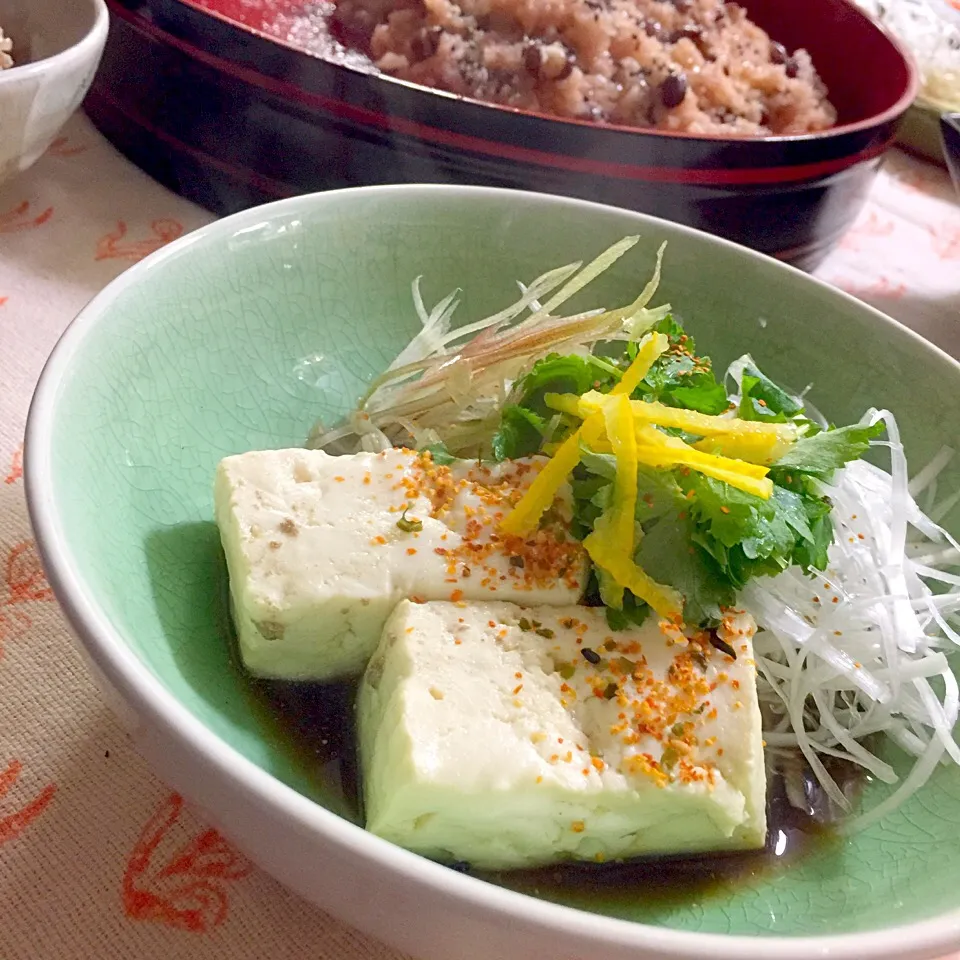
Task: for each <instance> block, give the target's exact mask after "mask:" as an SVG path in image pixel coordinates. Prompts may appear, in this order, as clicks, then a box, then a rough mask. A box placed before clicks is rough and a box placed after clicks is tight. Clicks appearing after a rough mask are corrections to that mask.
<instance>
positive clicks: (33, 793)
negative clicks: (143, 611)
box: [0, 116, 960, 960]
mask: <svg viewBox="0 0 960 960" xmlns="http://www.w3.org/2000/svg"><path fill="white" fill-rule="evenodd" d="M211 219H212V217H211V215H210V214H209V213H206V212H204V211H202V210H199V209H198V208H196V207H194V206H192V205H191V204H189V203H187V202H185V201H183V200H181V199H179V198H177V197H175V196H173V195H172V194H170V193H168V192H167V191H166V190H164V189H163V188H162V187H160V186H158V185H157V184H156V183H154V182H153V181H151V180H150V179H148V178H147V177H145V176H144V175H143V174H141V173H140V172H139V171H137V170H136V169H135V168H134V167H132V166H131V165H130V164H128V163H127V162H126V161H125V160H123V159H122V158H121V157H120V156H119V155H118V154H117V153H116V152H115V151H113V150H112V149H111V148H110V147H109V146H108V145H107V144H106V143H105V142H104V141H103V140H102V139H101V138H100V137H99V136H98V135H97V134H96V133H95V131H94V130H93V128H92V127H91V126H90V124H89V123H88V122H87V121H86V120H85V119H84V118H83V117H82V116H78V117H76V118H75V119H74V120H73V121H71V123H70V124H69V125H68V127H67V129H66V130H65V131H64V134H63V135H62V136H61V137H60V138H58V139H57V140H56V141H55V142H54V144H53V146H52V147H51V148H50V151H49V152H48V155H47V156H46V157H45V158H44V159H43V160H42V161H41V162H40V163H39V164H37V166H36V167H35V168H33V169H32V170H31V171H29V172H28V173H27V174H25V175H23V176H21V177H19V178H18V179H16V180H14V181H12V182H11V183H8V184H6V185H4V186H2V187H0V904H3V905H4V907H3V908H2V909H0V914H2V916H3V922H2V924H0V930H2V933H0V958H2V960H90V958H91V957H96V958H97V960H126V958H129V957H137V958H140V960H168V958H169V957H189V958H190V960H219V958H222V957H226V956H229V957H230V958H231V960H254V958H256V960H260V958H263V957H277V958H283V960H400V958H399V955H398V954H396V953H395V952H394V951H392V950H390V949H388V948H386V947H384V946H381V945H379V944H377V943H375V942H373V941H371V940H369V939H368V938H366V937H363V936H361V935H360V934H358V933H356V932H354V931H352V930H350V929H348V928H347V927H345V926H343V925H342V924H340V923H338V922H337V921H335V920H333V919H331V918H330V917H328V916H326V915H324V914H323V913H322V912H321V911H319V910H316V909H314V908H313V907H311V906H309V905H307V904H305V903H303V902H302V901H300V900H298V899H297V898H296V897H294V896H293V895H291V894H290V893H288V892H287V891H285V890H284V889H283V888H281V887H280V886H279V885H278V884H276V883H275V882H274V881H272V880H271V879H269V878H268V877H266V876H265V875H263V874H262V873H261V872H260V871H259V870H257V869H255V868H254V867H253V866H252V865H251V864H250V863H249V862H248V861H247V860H245V859H244V858H243V857H242V856H241V855H240V854H239V853H238V852H237V851H235V850H234V849H233V848H232V847H231V846H230V844H229V843H227V841H226V840H224V838H223V837H221V835H220V834H219V833H218V832H217V831H216V830H214V829H212V828H211V827H209V826H207V825H205V824H204V823H203V822H202V821H201V820H200V819H199V818H198V817H197V816H196V815H195V813H194V812H193V811H191V810H190V808H189V806H188V805H187V804H185V803H184V801H183V799H182V798H181V797H180V796H179V795H178V794H175V793H171V792H170V791H169V789H167V788H165V787H164V786H163V785H162V784H160V783H159V782H158V781H157V780H156V779H155V778H154V776H153V775H152V774H151V773H150V771H149V770H148V769H147V767H146V765H145V764H144V763H143V761H142V760H141V759H140V758H139V757H138V756H137V754H136V753H135V751H134V750H133V749H132V747H131V746H130V743H129V742H128V740H127V738H126V736H125V735H124V733H123V732H122V730H121V728H120V727H119V726H118V725H117V723H116V722H115V720H114V719H113V717H112V715H111V714H110V713H109V711H108V710H107V708H106V706H105V705H104V704H103V702H102V700H101V698H100V696H99V694H98V693H97V691H96V690H95V688H94V686H93V684H92V682H91V681H90V679H89V677H88V675H87V671H86V668H85V666H84V664H83V662H82V660H81V659H80V657H79V655H78V654H77V652H76V651H75V649H74V647H73V645H72V643H71V641H70V638H69V634H68V632H67V629H66V626H65V624H64V621H63V619H62V616H61V614H60V611H59V608H58V607H57V604H56V603H55V602H54V600H53V595H52V592H51V590H50V585H49V583H48V582H47V580H46V577H45V576H44V574H43V569H42V567H41V565H40V560H39V557H38V555H37V552H36V547H35V544H34V542H33V540H32V538H31V532H30V525H29V522H28V520H27V514H26V506H25V503H24V496H23V447H22V437H23V428H24V423H25V419H26V413H27V408H28V405H29V401H30V397H31V394H32V391H33V387H34V384H35V382H36V379H37V377H38V376H39V374H40V370H41V369H42V366H43V363H44V361H45V359H46V357H47V355H48V354H49V352H50V350H51V349H52V348H53V346H54V344H55V343H56V340H57V338H58V337H59V336H60V334H61V333H62V332H63V329H64V328H65V327H66V325H67V324H68V323H69V321H70V320H71V318H72V317H73V316H74V315H75V314H76V313H77V311H78V310H79V309H80V308H81V307H82V306H83V305H84V304H85V303H86V302H87V301H88V300H89V299H90V298H91V297H92V296H93V295H94V294H95V293H96V292H97V291H98V290H100V289H102V288H103V287H104V286H105V285H106V284H107V283H109V282H110V281H111V280H112V279H113V278H115V277H116V276H118V275H119V274H120V273H121V272H122V271H123V270H125V269H127V268H128V267H129V266H130V265H131V264H133V263H136V262H137V261H139V260H141V259H142V258H143V257H145V256H147V255H149V254H150V253H152V252H154V251H155V250H158V249H160V248H161V247H162V246H163V245H164V244H166V243H169V242H171V241H172V240H175V239H177V238H178V237H180V236H182V235H184V234H186V233H188V232H189V231H191V230H193V229H195V228H196V227H198V226H200V225H202V224H204V223H207V222H209V221H210V220H211ZM14 250H15V254H14V255H11V254H10V253H9V251H14ZM957 260H960V206H958V204H957V202H956V197H955V196H954V194H953V192H952V187H951V185H950V183H949V181H948V179H947V177H946V174H945V173H944V172H943V171H941V170H939V169H937V168H934V167H931V166H928V165H925V164H922V163H919V162H917V161H913V160H911V159H909V158H907V157H906V156H905V155H903V154H899V153H893V154H892V155H891V156H890V158H889V160H888V162H887V165H886V168H885V170H884V172H883V173H882V174H881V176H880V179H879V180H878V182H877V184H876V186H875V188H874V190H873V191H872V193H871V196H870V199H869V202H868V204H867V206H866V208H865V209H864V211H863V214H862V215H861V217H860V218H859V220H858V221H857V223H856V225H855V226H854V228H853V229H852V230H851V231H850V233H849V234H848V236H847V237H845V238H844V241H843V242H842V244H841V245H840V247H839V249H838V250H836V251H835V252H834V253H833V254H832V255H831V257H830V258H829V259H828V261H827V262H826V263H824V264H823V266H822V267H821V268H820V269H819V270H818V271H817V276H819V277H821V278H822V279H825V280H827V281H829V282H831V283H834V284H836V285H837V286H839V287H842V288H843V289H845V290H847V291H848V292H850V293H853V294H854V295H855V296H860V297H863V298H864V299H865V300H867V301H869V302H871V303H874V304H875V305H877V306H878V307H880V308H881V309H884V310H886V311H887V312H889V313H891V314H892V315H893V316H895V317H897V318H898V319H900V320H902V321H904V322H905V323H907V324H908V325H910V326H913V327H914V328H916V329H918V330H920V332H922V333H924V335H926V336H929V337H930V338H931V339H934V340H936V341H937V342H938V343H940V344H941V345H942V346H944V347H945V348H946V349H948V350H950V351H952V352H953V353H955V354H958V355H960V267H958V266H957ZM51 863H56V864H57V866H56V868H51V867H50V864H51ZM67 865H69V867H68V866H67ZM13 904H15V905H16V906H15V908H14V909H8V905H13ZM491 960H493V958H491ZM952 960H960V957H956V958H952Z"/></svg>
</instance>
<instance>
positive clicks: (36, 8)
mask: <svg viewBox="0 0 960 960" xmlns="http://www.w3.org/2000/svg"><path fill="white" fill-rule="evenodd" d="M108 25H109V18H108V15H107V7H106V5H105V3H104V2H103V0H0V29H2V30H3V32H4V35H5V36H6V37H9V38H10V39H11V40H12V41H13V52H12V56H13V59H14V66H13V67H12V68H10V69H8V70H3V71H0V183H3V182H4V181H5V180H9V179H10V178H11V177H13V176H15V175H16V174H18V173H22V172H23V171H24V170H26V169H27V168H28V167H30V166H32V165H33V164H34V163H36V161H37V160H39V159H40V157H41V156H42V155H43V153H44V151H45V150H46V149H47V147H49V146H50V144H51V143H52V142H53V140H54V138H55V137H56V136H57V134H58V133H59V132H60V130H61V128H62V127H63V125H64V123H66V122H67V120H68V119H69V117H70V115H71V114H72V113H73V112H74V111H75V110H76V109H77V107H79V106H80V104H81V102H82V101H83V98H84V97H85V96H86V94H87V90H89V89H90V84H91V83H92V82H93V77H94V74H95V73H96V72H97V67H98V66H99V64H100V58H101V56H102V55H103V48H104V45H105V44H106V42H107V27H108Z"/></svg>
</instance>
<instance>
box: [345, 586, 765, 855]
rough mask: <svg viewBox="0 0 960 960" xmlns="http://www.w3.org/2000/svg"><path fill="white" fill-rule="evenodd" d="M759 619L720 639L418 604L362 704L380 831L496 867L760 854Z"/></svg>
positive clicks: (407, 609) (567, 614) (402, 610)
mask: <svg viewBox="0 0 960 960" xmlns="http://www.w3.org/2000/svg"><path fill="white" fill-rule="evenodd" d="M754 630H755V624H754V622H753V621H752V619H751V618H750V617H749V616H747V615H738V616H736V617H733V618H731V619H729V620H728V621H727V622H726V623H725V624H724V626H723V627H722V628H721V629H720V631H719V635H720V636H721V637H723V638H725V640H726V641H727V642H728V643H729V644H730V647H731V648H732V649H733V651H734V653H736V659H734V658H733V657H731V656H730V655H729V654H727V653H724V652H723V651H722V650H719V649H717V648H716V647H714V646H713V645H712V644H711V642H710V635H708V634H706V633H700V634H698V635H694V636H692V638H691V637H688V636H686V635H684V634H683V633H682V632H681V631H680V630H679V629H678V628H675V627H667V626H666V625H665V624H664V625H663V627H661V626H660V625H658V623H657V621H656V619H655V618H650V619H649V620H648V621H647V622H646V623H645V624H644V625H643V626H642V627H634V628H631V629H629V630H626V631H622V632H617V633H612V632H611V631H610V630H609V629H608V627H607V624H606V619H605V616H604V613H603V611H602V610H597V609H591V608H585V607H576V606H573V607H567V608H555V607H551V608H544V607H540V608H536V609H530V608H522V607H519V606H516V605H514V604H512V603H498V602H492V603H490V602H488V603H478V604H463V605H457V604H454V603H443V602H441V603H424V604H416V603H409V602H403V603H401V604H399V605H398V607H397V609H396V611H395V612H394V614H393V615H392V616H391V618H390V620H389V621H388V623H387V626H386V628H385V629H384V635H383V639H382V641H381V644H380V646H379V647H378V649H377V652H376V653H375V654H374V656H373V658H372V659H371V661H370V664H369V666H368V667H367V670H366V673H365V675H364V678H363V680H362V682H361V686H360V692H359V700H358V725H359V740H360V758H361V764H362V773H363V786H364V802H365V812H366V822H367V828H368V829H369V830H370V831H371V832H373V833H375V834H377V835H379V836H381V837H384V838H386V839H388V840H391V841H393V842H394V843H397V844H399V845H400V846H403V847H406V848H408V849H410V850H413V851H415V852H417V853H421V854H423V855H424V856H427V857H431V858H433V859H436V860H440V861H443V862H453V861H466V862H468V863H470V864H473V865H474V866H477V867H481V868H486V869H507V868H514V867H531V866H541V865H545V864H550V863H556V862H563V861H577V860H581V861H582V860H590V861H598V862H602V861H605V860H619V859H626V858H629V857H635V856H639V855H647V854H677V853H692V852H700V851H713V850H731V849H750V848H759V847H762V846H763V844H764V840H765V837H766V812H765V796H766V783H765V775H764V760H763V742H762V740H761V721H760V710H759V707H758V703H757V692H756V668H755V665H754V661H753V649H752V642H751V638H752V635H753V632H754Z"/></svg>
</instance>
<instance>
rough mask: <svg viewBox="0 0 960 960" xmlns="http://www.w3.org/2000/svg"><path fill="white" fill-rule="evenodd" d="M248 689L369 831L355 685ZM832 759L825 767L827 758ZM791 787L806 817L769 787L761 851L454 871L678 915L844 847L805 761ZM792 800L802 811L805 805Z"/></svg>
mask: <svg viewBox="0 0 960 960" xmlns="http://www.w3.org/2000/svg"><path fill="white" fill-rule="evenodd" d="M249 682H250V684H251V689H252V691H253V693H254V695H255V697H256V698H257V700H258V701H259V702H260V704H261V705H262V706H263V708H265V709H266V711H267V712H268V713H269V715H270V717H271V718H272V719H273V721H274V722H275V725H276V734H277V737H278V738H279V739H280V741H281V743H282V745H283V746H285V747H286V748H288V749H289V750H290V751H291V752H292V753H293V754H294V755H295V757H296V758H297V760H298V762H299V763H301V764H303V765H304V766H306V767H307V769H308V770H309V771H310V772H311V775H312V776H314V777H315V779H318V780H321V781H322V782H323V785H324V787H325V789H326V790H327V791H328V792H330V791H332V792H334V793H335V794H336V795H338V797H339V798H340V799H341V800H342V801H343V805H344V806H345V807H346V808H347V809H348V810H349V811H350V812H351V815H352V818H353V819H354V820H355V822H357V823H362V822H363V816H362V799H361V792H360V782H359V777H360V773H359V765H358V760H357V744H356V736H355V732H356V730H355V728H356V725H355V722H354V717H355V714H354V699H355V696H356V684H354V683H343V684H317V683H291V682H289V681H278V680H255V679H251V680H250V681H249ZM825 759H829V758H825ZM790 766H791V771H792V772H791V774H790V777H791V784H792V785H793V789H794V793H795V795H802V803H803V805H804V807H805V809H799V808H798V807H797V806H795V805H794V804H791V803H790V801H789V800H788V799H787V785H786V780H785V777H784V775H782V774H776V775H774V776H773V777H772V778H771V780H770V781H769V782H768V784H767V844H766V847H765V848H764V849H763V850H750V851H744V852H733V853H728V852H722V853H701V854H696V855H689V854H688V855H684V856H673V857H671V856H665V857H644V858H642V859H635V860H628V861H618V862H611V863H602V864H601V863H576V864H560V865H556V866H551V867H543V868H540V869H536V870H505V871H498V872H492V871H481V870H473V869H471V868H470V865H469V864H453V865H452V869H454V870H457V871H459V872H462V873H469V874H470V875H472V876H476V877H480V878H481V879H484V880H489V881H491V882H493V883H496V884H498V885H499V886H503V887H507V888H509V889H511V890H516V891H519V892H521V893H528V894H532V895H535V896H538V897H545V898H546V899H548V900H557V901H561V902H564V903H570V904H576V903H578V902H579V903H582V904H584V905H586V904H588V903H589V902H590V901H591V900H602V901H603V902H604V903H605V904H607V905H610V906H613V905H615V904H617V903H624V904H625V903H629V902H633V903H636V902H637V901H639V900H643V901H644V902H645V903H649V904H662V905H663V906H678V905H682V904H690V903H696V902H698V901H700V900H702V899H703V898H704V897H707V896H710V895H722V893H723V891H724V890H725V889H729V888H730V887H731V886H738V885H740V884H749V883H750V881H752V880H754V879H756V878H759V877H762V876H764V875H768V874H769V873H770V872H771V871H777V870H780V869H782V868H783V867H786V866H788V865H789V864H790V863H791V862H794V861H795V860H796V858H797V857H802V856H803V855H804V854H805V853H810V852H812V851H813V850H816V849H822V848H823V846H825V845H831V844H839V843H841V842H842V841H841V840H840V838H839V836H838V835H837V833H836V832H835V830H834V829H833V828H832V826H831V825H832V824H833V823H835V822H836V820H837V817H838V814H837V812H836V810H835V808H834V806H833V804H832V802H831V801H830V799H829V798H828V797H827V796H826V795H825V793H824V792H823V790H822V788H821V787H820V785H819V783H818V782H817V780H816V778H815V777H814V776H813V775H812V773H810V772H809V770H808V769H807V768H806V766H805V764H803V762H802V760H801V759H799V758H798V759H797V760H796V761H795V762H791V764H790ZM827 767H828V769H829V771H830V773H831V774H832V775H833V777H834V778H835V779H836V781H837V782H838V784H839V785H840V786H841V788H842V789H843V791H844V793H845V794H846V795H847V796H848V797H849V798H850V799H851V801H855V800H856V798H857V795H858V794H859V792H860V789H861V787H862V784H863V781H864V779H865V778H864V777H863V776H862V774H861V772H860V770H859V768H857V767H853V766H852V765H850V764H846V763H840V762H836V761H834V762H833V763H828V764H827ZM795 799H796V800H798V802H800V798H799V796H795Z"/></svg>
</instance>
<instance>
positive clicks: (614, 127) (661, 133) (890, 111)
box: [167, 0, 922, 144]
mask: <svg viewBox="0 0 960 960" xmlns="http://www.w3.org/2000/svg"><path fill="white" fill-rule="evenodd" d="M167 2H172V3H175V4H177V3H178V4H181V5H182V6H184V7H186V8H187V9H188V10H191V11H192V12H193V13H195V14H201V15H206V16H208V17H211V18H212V19H214V20H217V21H219V22H220V23H222V24H223V25H225V26H227V27H229V28H232V29H235V30H239V31H242V32H244V33H246V34H248V35H249V36H250V37H255V38H256V39H257V40H260V41H266V42H269V43H273V44H277V45H278V46H281V47H283V48H284V49H286V50H289V51H291V52H292V53H294V54H295V55H296V56H297V57H307V58H309V59H310V60H318V61H320V62H322V63H325V64H327V65H328V66H330V67H332V68H333V69H334V70H338V71H340V70H342V71H346V72H347V73H348V74H350V75H352V76H357V77H367V78H370V79H374V80H381V81H385V82H387V83H390V84H393V85H395V86H397V87H401V88H404V89H406V90H408V91H411V92H413V93H416V94H419V95H423V94H432V95H434V96H438V97H441V98H443V99H445V100H448V101H450V102H454V103H465V104H469V105H470V106H471V107H480V108H483V109H485V110H495V111H497V112H499V113H502V114H512V115H513V116H515V117H517V118H520V119H521V122H522V120H523V118H530V119H532V120H539V121H549V122H552V123H561V124H565V125H569V126H571V127H574V128H587V129H592V130H595V129H597V126H598V125H597V124H596V123H594V122H592V121H590V120H580V119H577V118H575V117H557V116H553V115H551V114H548V113H542V112H540V111H537V110H526V109H523V108H521V107H511V106H509V105H507V104H501V103H493V102H492V101H488V100H478V99H476V98H474V97H468V96H461V95H460V94H455V93H451V92H450V91H448V90H441V89H439V88H435V87H428V86H426V85H424V84H421V83H414V82H413V81H410V80H402V79H400V78H399V77H393V76H390V75H389V74H385V73H382V72H380V71H378V70H376V68H371V69H369V70H365V69H361V68H359V67H356V66H351V65H350V64H346V63H337V62H336V61H334V60H331V59H330V58H328V57H326V56H324V55H322V54H317V53H311V52H310V51H308V50H304V49H303V48H302V47H299V46H297V45H296V44H294V43H292V42H291V41H290V40H289V39H285V38H283V37H274V36H271V35H270V34H269V33H267V32H265V31H264V30H262V29H259V28H257V27H254V26H251V25H250V24H246V23H241V22H240V21H238V20H233V19H231V18H230V17H228V16H226V15H225V14H223V13H221V12H220V11H218V10H210V9H209V8H207V7H205V6H203V3H202V0H167ZM835 2H838V3H841V4H843V5H845V6H846V7H848V8H849V9H850V10H851V11H852V12H853V13H854V14H855V15H857V16H859V17H860V18H861V19H862V20H864V21H865V22H866V24H867V25H868V26H869V27H872V28H873V29H874V30H876V31H877V32H878V33H880V34H882V35H883V36H884V37H885V38H886V40H887V42H888V43H889V44H890V45H891V46H892V47H893V49H894V50H895V51H896V52H897V53H898V54H899V56H900V58H901V60H902V61H903V64H904V67H905V69H906V72H907V83H906V86H905V88H904V90H903V92H902V93H901V95H900V97H899V98H898V99H897V100H896V102H895V103H893V104H891V105H890V106H889V107H887V108H886V110H883V111H881V112H880V113H875V114H872V115H871V116H869V117H864V118H863V119H862V120H856V121H854V122H852V123H844V124H840V125H839V126H834V127H829V128H827V129H826V130H819V131H816V132H814V133H802V134H791V135H787V136H783V135H776V136H768V137H731V136H724V135H723V134H716V133H689V132H687V131H674V130H660V129H657V128H646V127H630V126H627V125H625V124H620V123H605V124H603V126H602V129H603V130H604V131H609V132H611V133H619V134H624V135H627V136H653V137H667V138H671V139H680V140H695V141H705V142H708V143H710V142H712V143H717V144H744V143H745V144H756V143H764V144H793V143H809V142H817V141H820V140H825V139H829V138H830V137H833V136H843V135H844V134H850V133H859V132H862V131H866V130H871V129H873V128H874V127H880V126H883V125H884V124H887V123H892V122H893V121H895V120H896V119H897V118H899V117H900V116H902V115H903V114H904V113H905V112H906V111H907V110H908V109H909V107H910V105H911V104H912V103H913V102H914V100H915V99H916V98H917V95H918V94H919V92H920V88H921V85H922V78H921V73H920V68H919V66H918V64H917V61H916V58H915V57H914V55H913V54H912V53H911V52H910V50H909V48H908V47H907V46H906V45H905V44H904V43H903V41H902V40H900V39H899V38H898V37H897V36H896V35H895V34H894V33H893V32H892V31H890V30H889V29H888V28H887V27H886V25H884V24H882V23H880V22H879V21H878V20H876V19H875V18H873V17H871V16H870V15H869V14H868V13H866V11H864V10H863V9H861V8H860V7H859V6H858V5H857V4H856V3H855V2H854V0H835ZM297 85H299V84H297Z"/></svg>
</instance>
